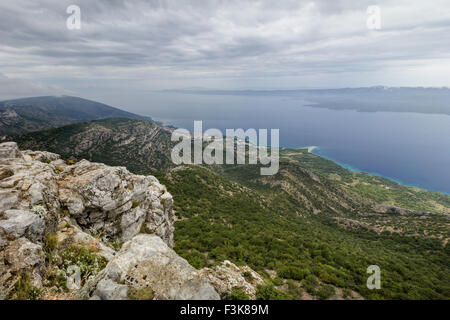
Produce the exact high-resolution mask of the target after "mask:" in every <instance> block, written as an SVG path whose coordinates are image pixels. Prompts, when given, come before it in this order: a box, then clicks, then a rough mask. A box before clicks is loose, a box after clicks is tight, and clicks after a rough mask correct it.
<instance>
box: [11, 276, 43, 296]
mask: <svg viewBox="0 0 450 320" xmlns="http://www.w3.org/2000/svg"><path fill="white" fill-rule="evenodd" d="M14 290H15V295H14V298H15V299H17V300H37V299H39V296H40V295H41V290H40V289H39V288H36V287H34V286H33V285H32V283H31V280H30V276H29V275H28V273H25V272H22V273H21V274H20V278H19V280H17V282H16V284H15V286H14Z"/></svg>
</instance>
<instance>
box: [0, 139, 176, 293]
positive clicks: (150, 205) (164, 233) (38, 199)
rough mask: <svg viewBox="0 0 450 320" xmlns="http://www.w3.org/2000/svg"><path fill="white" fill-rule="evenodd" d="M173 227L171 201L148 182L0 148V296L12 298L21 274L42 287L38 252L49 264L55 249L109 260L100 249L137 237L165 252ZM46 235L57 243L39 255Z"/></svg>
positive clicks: (11, 146) (108, 251) (109, 252)
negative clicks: (150, 239) (151, 238)
mask: <svg viewBox="0 0 450 320" xmlns="http://www.w3.org/2000/svg"><path fill="white" fill-rule="evenodd" d="M173 222H174V215H173V212H172V196H171V195H170V193H168V192H167V191H166V189H165V187H164V186H162V185H161V184H160V183H159V182H158V180H157V179H156V178H155V177H153V176H139V175H134V174H131V173H130V172H129V171H128V170H127V169H125V168H122V167H109V166H106V165H104V164H99V163H91V162H89V161H86V160H83V161H80V162H78V163H70V162H67V163H66V161H63V160H62V159H60V157H59V155H57V154H54V153H50V152H41V151H20V150H19V149H18V147H17V145H16V144H15V143H13V142H7V143H2V144H0V297H3V298H5V297H8V296H10V294H11V290H12V289H13V288H14V286H15V283H16V282H17V281H18V280H19V279H20V277H21V275H22V274H23V273H26V274H27V275H28V276H27V278H26V279H27V281H28V280H29V281H30V285H33V286H36V287H37V288H39V287H42V282H43V281H42V278H43V277H44V276H45V275H46V273H48V270H46V267H45V263H46V261H45V259H44V250H48V253H49V254H50V257H53V258H52V259H55V257H58V254H57V253H56V252H55V250H57V249H55V248H57V247H60V248H69V247H71V246H79V247H82V248H86V250H88V251H89V252H93V253H95V254H97V255H99V256H102V257H103V258H105V259H106V260H111V259H113V257H114V255H115V253H116V252H115V250H114V249H113V248H111V247H110V246H107V245H106V244H105V243H112V242H115V243H118V244H120V243H121V242H125V241H127V240H130V239H132V238H133V237H134V236H136V235H137V234H138V233H140V232H143V231H144V232H146V233H152V234H154V235H155V237H157V238H158V239H160V240H159V241H161V242H162V243H163V244H164V245H165V246H167V248H169V247H172V246H173V229H174V227H173ZM49 235H51V236H52V237H51V239H54V240H53V241H54V242H55V243H54V244H53V245H52V247H51V249H48V248H47V249H45V246H48V245H49V244H48V243H47V242H50V241H51V240H47V236H49ZM49 239H50V238H49ZM52 250H53V251H52ZM73 250H75V249H73ZM74 252H77V251H76V250H75V251H74ZM80 254H81V255H82V254H85V253H83V252H80ZM174 254H175V253H174ZM81 258H83V257H81ZM81 258H80V259H81ZM180 259H181V258H180ZM60 266H64V263H63V262H62V263H60ZM47 267H48V266H47ZM59 271H63V272H66V270H59V269H58V272H59ZM91 276H92V275H91ZM55 277H58V275H55Z"/></svg>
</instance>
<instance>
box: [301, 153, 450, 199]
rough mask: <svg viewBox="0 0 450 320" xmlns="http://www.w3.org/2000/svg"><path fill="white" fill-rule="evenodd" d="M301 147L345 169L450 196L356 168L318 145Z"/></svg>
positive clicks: (446, 193) (443, 192)
mask: <svg viewBox="0 0 450 320" xmlns="http://www.w3.org/2000/svg"><path fill="white" fill-rule="evenodd" d="M299 149H307V150H308V152H309V153H311V154H313V155H315V156H318V157H322V158H324V159H327V160H330V161H333V162H334V163H336V164H337V165H339V166H341V167H343V168H344V169H347V170H349V171H353V172H361V173H367V174H370V175H372V176H376V177H380V178H384V179H388V180H391V181H394V182H396V183H398V184H399V185H402V186H405V187H411V188H417V189H421V190H424V191H429V192H438V193H442V194H445V195H448V196H450V193H448V192H445V191H439V190H430V189H426V188H424V187H421V186H418V185H413V184H408V183H405V182H403V181H401V180H399V179H397V178H393V177H388V176H385V175H382V174H381V173H378V172H370V171H364V170H361V169H358V168H355V167H353V166H351V165H349V164H346V163H343V162H340V161H338V160H336V159H333V158H331V157H329V156H327V155H326V154H324V153H323V152H320V151H321V150H322V149H321V148H320V147H318V146H307V147H303V148H299Z"/></svg>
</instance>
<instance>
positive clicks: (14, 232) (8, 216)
mask: <svg viewBox="0 0 450 320" xmlns="http://www.w3.org/2000/svg"><path fill="white" fill-rule="evenodd" d="M4 217H5V220H0V228H1V229H3V230H4V233H5V234H6V235H8V236H13V237H15V238H20V237H22V236H25V237H27V238H28V239H30V240H32V241H41V240H42V238H43V236H44V226H45V225H44V221H43V220H42V219H41V218H40V217H39V216H38V215H37V214H34V213H32V212H29V211H23V210H6V211H5V213H4Z"/></svg>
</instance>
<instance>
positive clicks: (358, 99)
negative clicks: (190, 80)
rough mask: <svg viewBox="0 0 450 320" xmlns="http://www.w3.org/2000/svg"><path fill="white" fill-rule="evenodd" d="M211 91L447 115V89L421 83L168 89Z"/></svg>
mask: <svg viewBox="0 0 450 320" xmlns="http://www.w3.org/2000/svg"><path fill="white" fill-rule="evenodd" d="M171 91H173V92H179V93H193V94H211V95H248V96H264V95H265V96H286V97H291V98H294V99H295V98H297V99H302V100H307V101H310V106H312V107H318V108H328V109H336V110H345V109H347V110H357V111H361V112H377V111H386V112H415V113H435V114H447V115H450V89H449V88H446V87H442V88H423V87H416V88H414V87H385V86H376V87H368V88H342V89H299V90H207V89H187V90H171Z"/></svg>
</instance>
